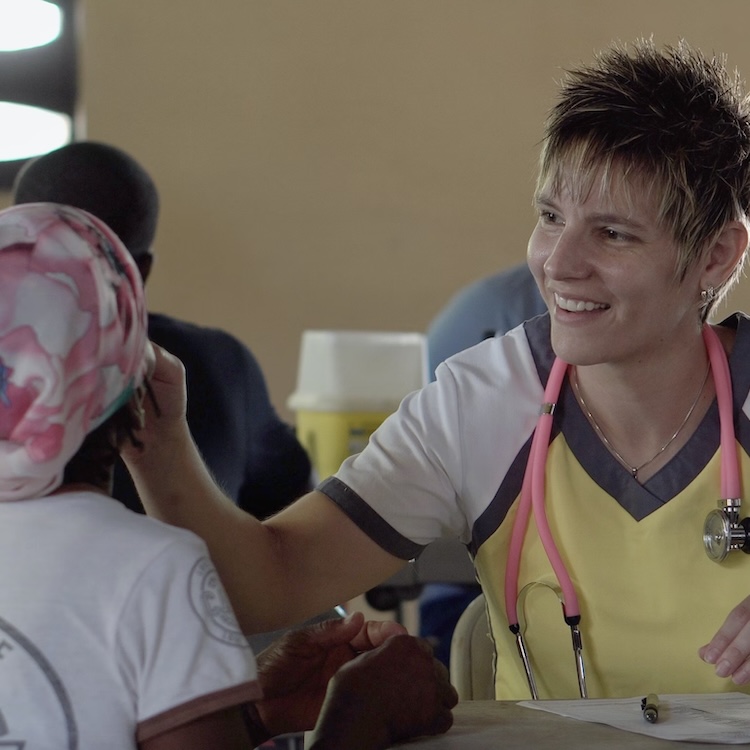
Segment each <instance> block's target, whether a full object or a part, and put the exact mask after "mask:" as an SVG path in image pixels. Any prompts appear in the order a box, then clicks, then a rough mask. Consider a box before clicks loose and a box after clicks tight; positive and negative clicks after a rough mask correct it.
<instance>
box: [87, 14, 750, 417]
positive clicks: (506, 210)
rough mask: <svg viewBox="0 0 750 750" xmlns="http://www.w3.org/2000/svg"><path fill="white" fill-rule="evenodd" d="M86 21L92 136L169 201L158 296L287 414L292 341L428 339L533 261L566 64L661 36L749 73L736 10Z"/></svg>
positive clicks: (153, 288)
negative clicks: (321, 331)
mask: <svg viewBox="0 0 750 750" xmlns="http://www.w3.org/2000/svg"><path fill="white" fill-rule="evenodd" d="M84 9H85V18H84V37H83V66H82V85H83V93H84V104H85V110H86V116H87V121H88V136H89V137H90V138H94V139H99V140H105V141H109V142H111V143H114V144H117V145H119V146H121V147H123V148H125V149H127V150H129V151H131V152H132V153H133V154H134V155H135V156H136V157H137V158H139V159H140V160H141V161H142V162H143V163H144V164H145V165H146V166H147V167H148V168H149V169H150V170H151V171H152V172H153V174H154V176H155V178H156V180H157V182H158V184H159V186H160V188H161V192H162V196H163V206H164V208H163V218H162V223H161V228H160V232H159V236H158V245H157V247H158V263H157V266H156V269H155V272H154V276H153V278H152V281H151V282H150V285H149V290H148V292H149V297H150V306H151V308H152V309H154V310H161V311H165V312H169V313H172V314H174V315H177V316H180V317H184V318H187V319H190V320H194V321H197V322H202V323H206V324H210V325H216V326H220V327H223V328H226V329H228V330H230V331H232V332H233V333H235V334H236V335H238V336H239V337H240V338H241V339H243V340H244V341H245V342H246V343H247V344H248V345H249V346H250V347H251V348H252V350H253V351H254V352H255V353H256V355H257V356H258V358H259V360H260V362H261V364H262V366H263V369H264V371H265V372H266V375H267V378H268V382H269V387H270V390H271V394H272V398H273V401H274V403H275V404H276V406H277V407H278V408H279V410H280V411H281V412H282V413H283V414H285V416H288V417H291V415H289V414H288V412H286V408H285V401H286V398H287V396H288V395H289V393H290V392H291V391H292V390H293V388H294V382H295V377H296V367H297V355H298V347H299V338H300V334H301V332H302V331H303V330H304V329H306V328H342V329H358V328H361V329H384V330H422V329H424V328H425V326H426V325H427V323H428V322H429V320H430V318H431V317H432V316H433V315H434V314H435V313H436V312H437V310H439V308H440V307H441V306H442V304H443V303H444V302H445V301H446V299H447V298H448V296H449V295H450V294H451V293H452V292H454V291H455V290H456V289H457V288H459V287H460V286H461V285H463V284H464V283H466V282H468V281H470V280H472V279H474V278H475V277H478V276H481V275H483V274H486V273H489V272H492V271H494V270H496V269H499V268H502V267H505V266H508V265H511V264H513V263H515V262H517V261H520V260H521V259H522V258H523V254H524V250H525V244H526V238H527V236H528V233H529V231H530V228H531V226H532V223H533V216H532V212H531V209H530V198H531V190H532V184H533V172H534V164H535V158H536V143H537V141H538V139H539V137H540V132H541V130H540V125H541V121H542V118H543V116H544V113H545V111H546V110H547V108H548V107H549V105H550V103H551V101H552V97H553V94H554V91H555V80H556V79H558V78H559V76H560V74H561V68H562V67H564V66H568V65H571V64H575V63H576V62H578V61H581V60H588V59H590V58H591V56H592V53H593V52H594V50H596V49H598V48H601V47H602V46H605V45H607V44H608V43H609V42H610V41H611V40H613V39H616V38H619V39H622V40H625V41H627V40H630V39H632V38H634V37H636V36H639V35H651V34H653V35H654V37H655V38H656V40H657V41H658V42H674V41H676V40H677V38H678V37H680V36H684V37H686V38H687V39H689V40H690V41H691V42H692V43H694V44H696V45H698V46H701V47H702V48H703V49H704V50H708V51H712V50H715V51H718V52H726V53H727V54H728V56H729V62H730V64H732V65H733V66H737V67H739V68H740V69H741V70H743V71H744V73H745V74H746V75H747V76H750V45H749V44H748V39H747V33H748V28H750V4H749V3H748V2H747V0H712V2H707V1H706V0H628V1H627V2H622V0H575V1H574V0H369V1H368V2H365V1H364V0H316V1H313V0H307V1H306V0H217V1H216V2H211V3H207V2H205V1H204V0H201V1H200V2H198V1H197V0H159V1H158V2H145V0H130V1H126V0H86V1H85V2H84ZM748 307H749V308H750V305H748Z"/></svg>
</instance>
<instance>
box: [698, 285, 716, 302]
mask: <svg viewBox="0 0 750 750" xmlns="http://www.w3.org/2000/svg"><path fill="white" fill-rule="evenodd" d="M715 296H716V292H715V291H714V288H713V287H712V286H709V287H706V288H705V289H702V290H701V302H702V303H703V304H704V305H707V304H708V303H709V302H713V301H714V297H715Z"/></svg>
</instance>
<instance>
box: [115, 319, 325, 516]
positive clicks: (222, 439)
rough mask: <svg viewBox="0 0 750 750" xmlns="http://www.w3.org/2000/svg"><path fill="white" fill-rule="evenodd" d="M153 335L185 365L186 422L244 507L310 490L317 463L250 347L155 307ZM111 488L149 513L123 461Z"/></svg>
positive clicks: (277, 504)
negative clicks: (281, 412) (272, 395)
mask: <svg viewBox="0 0 750 750" xmlns="http://www.w3.org/2000/svg"><path fill="white" fill-rule="evenodd" d="M148 332H149V338H150V339H151V340H152V341H153V342H155V343H156V344H158V345H159V346H161V347H163V348H164V349H166V350H167V351H169V352H171V353H172V354H174V355H175V356H176V357H178V358H179V359H180V360H182V362H183V364H184V365H185V372H186V380H187V394H188V401H187V403H188V405H187V421H188V425H189V426H190V432H191V433H192V435H193V438H194V440H195V442H196V444H197V445H198V448H199V450H200V452H201V455H202V456H203V459H204V461H205V462H206V465H207V466H208V468H209V469H210V471H211V473H212V474H213V477H214V479H215V480H216V482H217V483H218V484H219V486H220V487H221V488H222V489H223V490H224V492H225V493H226V494H227V495H228V496H229V497H230V498H232V499H233V500H234V502H235V503H237V505H239V506H240V507H241V508H243V509H244V510H246V511H248V512H249V513H252V514H253V515H254V516H257V517H259V518H265V517H267V516H269V515H271V514H273V513H275V512H276V511H278V510H281V509H282V508H284V507H286V506H287V505H288V504H289V503H290V502H292V501H293V500H295V499H296V498H298V497H299V496H300V495H302V494H304V493H305V492H307V491H308V490H309V489H310V483H311V465H310V459H309V458H308V456H307V453H306V452H305V450H304V448H303V447H302V446H301V445H300V443H299V442H298V440H297V438H296V437H295V435H294V432H293V430H292V429H291V427H290V426H289V425H287V424H285V423H284V422H282V421H281V419H280V418H279V416H278V415H277V414H276V411H275V410H274V408H273V405H272V404H271V402H270V399H269V396H268V389H267V388H266V383H265V380H264V378H263V373H262V372H261V369H260V367H259V366H258V363H257V361H256V360H255V357H253V355H252V353H251V352H250V351H249V350H248V348H247V347H246V346H245V345H244V344H242V343H241V342H240V341H238V340H237V339H236V338H234V337H233V336H231V335H230V334H228V333H226V332H224V331H221V330H218V329H215V328H204V327H201V326H197V325H193V324H191V323H186V322H183V321H180V320H175V319H174V318H170V317H167V316H166V315H159V314H154V313H151V314H149V320H148ZM113 495H114V496H115V497H116V498H118V499H119V500H122V501H123V502H124V503H125V505H127V506H128V507H129V508H131V509H133V510H136V511H139V512H141V513H142V512H143V508H142V506H141V503H140V500H139V499H138V496H137V494H136V492H135V488H134V487H133V484H132V482H131V480H130V477H129V475H128V473H127V471H126V470H125V468H124V466H123V465H122V464H118V466H117V467H116V470H115V483H114V492H113Z"/></svg>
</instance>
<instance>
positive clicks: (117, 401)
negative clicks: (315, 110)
mask: <svg viewBox="0 0 750 750" xmlns="http://www.w3.org/2000/svg"><path fill="white" fill-rule="evenodd" d="M149 353H150V345H149V343H148V341H147V336H146V311H145V306H144V299H143V290H142V287H141V282H140V277H139V274H138V271H137V270H136V267H135V265H134V263H133V261H132V259H131V257H130V255H129V253H128V252H127V251H126V250H125V248H124V246H123V245H122V244H121V243H120V241H119V240H118V238H117V237H116V236H115V235H114V234H113V233H112V232H111V231H110V230H109V229H108V227H107V226H105V225H104V224H103V223H102V222H100V221H99V220H98V219H96V218H95V217H93V216H92V215H90V214H87V213H85V212H83V211H80V210H77V209H73V208H69V207H65V206H57V205H54V204H28V205H24V206H16V207H13V208H10V209H7V210H5V211H1V212H0V501H2V502H0V712H1V713H0V736H2V739H3V741H4V742H5V743H10V744H13V743H14V742H18V743H19V746H20V745H21V744H23V743H25V744H26V746H28V747H34V748H80V750H86V749H91V750H94V749H96V750H101V749H102V748H107V750H132V749H133V748H136V747H139V748H148V747H149V746H150V745H149V743H150V742H152V741H154V738H158V739H159V741H160V742H163V741H164V739H165V738H168V737H169V734H170V733H172V732H179V731H181V730H183V729H184V727H185V726H187V725H190V723H191V722H196V721H197V722H200V721H201V720H206V719H210V720H211V721H216V722H217V726H218V725H219V724H220V723H221V721H220V718H217V717H221V716H223V715H224V713H226V712H225V709H231V708H232V707H236V706H239V705H240V704H244V703H246V702H248V701H253V700H255V699H257V698H258V697H259V696H260V688H259V686H258V682H257V680H256V666H255V661H254V658H253V655H252V653H251V651H250V648H249V646H248V644H247V642H246V640H245V638H244V637H243V636H242V634H241V632H240V630H239V627H238V625H237V622H236V620H235V617H234V613H233V611H232V609H231V606H230V604H229V602H228V600H227V598H226V596H225V594H224V590H223V588H222V585H221V583H220V581H219V579H218V577H217V575H216V572H215V570H214V567H213V564H212V563H211V561H210V559H209V557H208V554H207V552H206V549H205V546H204V544H203V542H202V541H200V540H199V539H198V538H197V537H196V536H194V535H193V534H192V533H190V532H185V531H183V530H181V529H176V528H173V527H169V526H166V525H164V524H161V523H159V522H158V521H154V520H152V519H148V518H145V517H143V516H138V515H136V514H134V513H131V512H129V511H128V510H126V509H125V508H124V507H123V506H122V505H120V503H118V502H116V501H114V500H112V499H111V498H110V497H109V496H108V483H109V481H111V468H112V462H113V461H114V456H115V455H116V451H117V448H118V445H119V443H120V441H121V440H122V439H123V437H125V436H127V435H128V434H131V435H132V430H133V429H134V428H135V429H137V427H138V425H139V419H142V410H141V409H140V408H139V404H140V399H142V397H143V384H144V379H145V377H146V372H147V367H148V361H149ZM237 717H239V712H237ZM240 728H242V727H241V724H240ZM243 732H244V729H243ZM176 736H179V735H176ZM211 737H214V739H216V738H217V737H220V736H219V735H211V734H209V735H206V736H205V737H204V740H206V741H208V744H209V745H211V742H210V741H209V740H210V739H211ZM183 746H185V745H183ZM191 746H193V745H191ZM195 746H196V747H198V746H199V745H195ZM204 746H207V745H204ZM215 746H219V745H218V744H217V745H215ZM221 746H222V747H223V746H224V745H221ZM158 747H159V748H161V747H167V745H163V744H159V745H158Z"/></svg>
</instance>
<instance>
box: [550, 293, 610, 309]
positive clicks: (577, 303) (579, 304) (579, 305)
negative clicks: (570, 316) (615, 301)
mask: <svg viewBox="0 0 750 750" xmlns="http://www.w3.org/2000/svg"><path fill="white" fill-rule="evenodd" d="M555 303H556V304H557V306H558V307H559V308H561V309H563V310H567V311H568V312H584V311H586V312H591V311H592V310H605V309H606V308H607V307H608V305H604V304H602V303H601V302H584V301H583V300H575V299H566V298H565V297H561V296H560V295H559V294H555Z"/></svg>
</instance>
